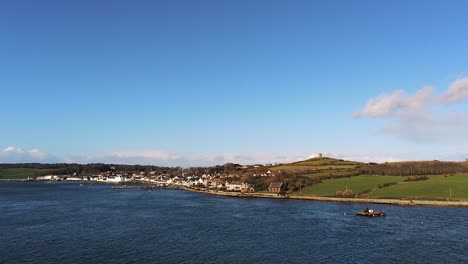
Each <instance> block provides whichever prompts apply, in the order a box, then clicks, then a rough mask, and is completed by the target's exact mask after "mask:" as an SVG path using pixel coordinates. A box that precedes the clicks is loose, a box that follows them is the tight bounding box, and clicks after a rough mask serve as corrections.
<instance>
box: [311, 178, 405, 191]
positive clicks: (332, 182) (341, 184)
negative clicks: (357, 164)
mask: <svg viewBox="0 0 468 264" xmlns="http://www.w3.org/2000/svg"><path fill="white" fill-rule="evenodd" d="M404 180H405V177H400V176H377V175H360V176H355V177H346V178H336V179H328V180H323V181H322V182H321V183H318V184H314V185H313V186H310V187H307V188H305V189H304V190H302V194H303V195H316V196H335V195H336V192H337V191H344V190H346V189H348V190H352V191H353V193H354V194H359V193H362V192H369V191H371V190H373V189H376V188H378V187H379V186H382V185H384V184H389V183H398V182H402V181H404Z"/></svg>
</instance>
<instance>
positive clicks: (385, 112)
mask: <svg viewBox="0 0 468 264" xmlns="http://www.w3.org/2000/svg"><path fill="white" fill-rule="evenodd" d="M433 91H434V88H433V87H431V86H427V87H424V88H422V89H421V90H419V91H418V92H416V94H415V95H413V96H407V95H406V94H405V91H403V90H396V91H394V92H393V93H391V94H386V93H384V94H381V95H380V96H378V97H376V98H372V99H370V100H369V101H368V102H367V104H366V105H365V107H364V109H363V110H361V111H358V112H355V113H354V115H353V117H354V118H364V117H369V118H381V117H389V116H392V115H393V114H395V113H396V112H398V111H405V110H419V109H422V108H423V107H424V106H425V105H426V103H428V102H429V101H430V100H431V99H432V93H433Z"/></svg>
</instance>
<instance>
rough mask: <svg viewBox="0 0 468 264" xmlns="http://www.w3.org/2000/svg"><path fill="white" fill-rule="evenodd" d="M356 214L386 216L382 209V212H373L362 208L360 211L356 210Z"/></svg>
mask: <svg viewBox="0 0 468 264" xmlns="http://www.w3.org/2000/svg"><path fill="white" fill-rule="evenodd" d="M356 215H359V216H368V217H374V216H387V213H386V212H383V211H382V212H375V211H374V210H372V209H366V210H364V211H362V212H357V213H356Z"/></svg>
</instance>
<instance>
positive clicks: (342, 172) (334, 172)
mask: <svg viewBox="0 0 468 264" xmlns="http://www.w3.org/2000/svg"><path fill="white" fill-rule="evenodd" d="M349 174H350V171H349V170H322V171H317V172H316V173H308V174H304V176H306V177H309V178H315V177H326V176H346V175H349Z"/></svg>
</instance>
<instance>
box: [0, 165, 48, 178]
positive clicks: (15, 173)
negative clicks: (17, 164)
mask: <svg viewBox="0 0 468 264" xmlns="http://www.w3.org/2000/svg"><path fill="white" fill-rule="evenodd" d="M48 171H52V170H48V169H27V168H14V169H0V179H27V178H28V177H32V176H36V175H37V174H38V173H47V172H48Z"/></svg>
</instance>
